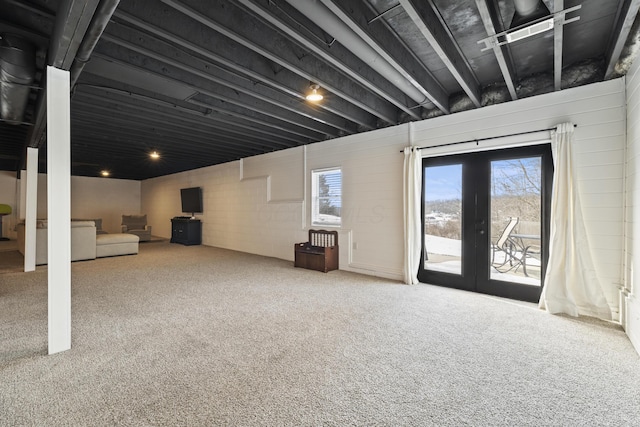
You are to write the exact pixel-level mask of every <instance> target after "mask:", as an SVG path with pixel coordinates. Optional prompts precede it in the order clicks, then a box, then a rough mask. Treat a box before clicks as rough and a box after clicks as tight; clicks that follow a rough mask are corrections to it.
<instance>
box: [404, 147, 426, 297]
mask: <svg viewBox="0 0 640 427" xmlns="http://www.w3.org/2000/svg"><path fill="white" fill-rule="evenodd" d="M421 192H422V156H421V154H420V149H419V148H418V147H406V148H405V149H404V183H403V194H404V281H405V283H406V284H407V285H415V284H416V283H418V266H419V263H420V246H421V245H422V231H421V229H422V222H421V221H420V197H421Z"/></svg>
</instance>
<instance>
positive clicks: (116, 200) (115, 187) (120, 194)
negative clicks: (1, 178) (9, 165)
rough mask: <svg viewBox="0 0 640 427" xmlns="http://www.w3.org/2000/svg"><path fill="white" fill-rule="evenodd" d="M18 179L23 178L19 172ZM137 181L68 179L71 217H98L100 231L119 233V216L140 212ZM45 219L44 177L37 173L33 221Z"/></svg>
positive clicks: (45, 185)
mask: <svg viewBox="0 0 640 427" xmlns="http://www.w3.org/2000/svg"><path fill="white" fill-rule="evenodd" d="M22 176H26V173H25V171H23V174H22ZM20 181H21V182H20V183H19V185H21V196H20V198H21V200H22V202H21V207H20V212H19V218H22V219H24V209H25V208H24V200H25V197H24V191H25V182H26V180H25V179H21V180H20ZM140 189H141V183H140V181H134V180H127V179H111V178H96V177H86V176H72V177H71V217H72V218H82V219H94V218H102V229H103V230H105V231H107V232H109V233H119V232H120V230H121V228H120V224H121V222H122V214H137V213H140ZM46 217H47V175H46V174H38V208H37V218H46Z"/></svg>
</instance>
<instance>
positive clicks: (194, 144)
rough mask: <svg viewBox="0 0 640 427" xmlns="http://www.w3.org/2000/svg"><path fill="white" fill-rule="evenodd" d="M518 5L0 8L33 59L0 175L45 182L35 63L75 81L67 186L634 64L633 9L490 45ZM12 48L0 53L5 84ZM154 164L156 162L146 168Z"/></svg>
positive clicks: (613, 5)
mask: <svg viewBox="0 0 640 427" xmlns="http://www.w3.org/2000/svg"><path fill="white" fill-rule="evenodd" d="M518 3H519V4H518ZM528 3H529V4H530V3H531V1H529V0H457V1H448V0H210V1H203V0H122V1H120V2H118V1H117V0H115V1H114V0H87V1H73V0H32V1H19V0H0V34H17V35H19V36H20V37H23V38H25V39H26V40H28V41H29V42H30V43H32V44H33V45H35V46H36V53H35V55H36V69H37V71H36V74H35V77H34V82H33V83H32V84H31V88H30V94H29V100H28V105H27V108H26V111H25V113H24V116H23V118H22V121H21V123H20V124H10V123H8V122H7V121H0V170H11V171H17V170H19V169H20V168H23V167H24V162H25V152H26V147H28V146H31V147H40V148H41V150H40V154H41V156H40V157H41V161H40V170H41V171H46V138H45V137H44V135H45V134H44V132H43V131H44V128H45V126H44V118H45V117H46V109H45V108H44V107H43V105H42V104H43V102H42V94H43V92H44V91H43V90H42V88H43V86H44V82H43V74H44V68H45V64H55V65H56V66H57V67H59V68H63V69H67V70H68V69H72V75H74V72H76V73H77V72H78V70H81V73H80V74H79V77H78V78H77V81H76V82H75V85H74V87H73V89H72V92H71V96H72V101H71V137H72V139H71V142H72V174H74V175H85V176H99V174H100V171H102V170H109V171H110V172H111V177H114V178H127V179H146V178H150V177H154V176H160V175H166V174H170V173H174V172H179V171H184V170H189V169H194V168H198V167H203V166H208V165H213V164H219V163H224V162H228V161H231V160H236V159H239V158H243V157H248V156H252V155H256V154H260V153H265V152H270V151H274V150H280V149H284V148H288V147H294V146H299V145H304V144H309V143H313V142H317V141H323V140H326V139H331V138H336V137H339V136H343V135H349V134H353V133H358V132H364V131H368V130H372V129H376V128H380V127H387V126H392V125H395V124H398V123H404V122H408V121H414V120H422V119H428V118H432V117H436V116H439V115H443V114H455V113H456V112H459V111H463V110H467V109H472V108H482V107H483V106H485V105H489V104H494V103H499V102H508V101H511V100H513V99H518V98H523V97H527V96H534V95H538V94H542V93H546V92H550V91H557V90H562V89H566V88H569V87H573V86H579V85H584V84H589V83H593V82H598V81H603V80H606V79H610V78H616V77H619V76H620V75H623V74H624V73H625V72H626V70H627V69H628V67H629V64H630V63H631V61H632V60H633V58H634V56H635V53H634V52H635V47H636V46H635V45H636V38H637V37H638V35H637V29H636V27H637V25H636V24H634V22H635V17H636V14H637V10H638V3H640V2H639V1H638V0H634V1H631V0H628V1H623V0H619V1H615V0H607V1H602V0H583V1H576V0H566V1H559V0H556V1H551V0H547V1H545V2H544V3H545V5H546V7H547V8H548V10H549V11H550V13H553V14H554V16H555V21H554V27H553V28H552V29H551V30H549V31H546V32H544V33H541V34H538V35H535V36H532V37H530V38H527V39H524V40H520V41H516V42H513V43H510V44H495V43H492V40H494V41H495V40H498V41H504V39H505V36H504V32H505V31H506V30H508V29H509V27H510V25H511V21H512V19H513V17H514V13H515V12H516V7H515V6H516V5H518V6H519V8H522V7H526V6H527V4H528ZM116 6H117V7H116ZM114 7H115V11H114ZM574 8H575V9H574ZM563 11H565V12H563ZM567 11H568V12H567ZM102 15H104V18H105V22H108V24H107V25H106V29H105V30H104V32H103V33H102V34H101V36H100V37H99V40H98V42H97V44H96V45H95V48H94V49H91V51H90V60H89V61H88V62H87V63H86V64H85V65H84V68H82V67H81V66H80V67H79V68H75V69H74V67H76V66H77V65H78V63H80V62H82V61H80V60H79V59H76V58H75V55H76V53H77V52H76V51H77V49H78V45H80V43H81V42H83V40H84V39H85V38H87V37H88V36H87V35H86V34H90V32H86V28H87V27H88V28H90V29H91V28H96V27H92V25H94V24H92V23H90V21H91V20H93V21H94V22H99V18H100V16H102ZM545 16H547V12H545ZM576 17H579V19H578V20H573V21H572V22H568V23H567V22H563V19H564V20H565V21H571V20H572V19H573V18H576ZM563 24H564V25H563ZM496 34H497V35H498V37H497V38H496V37H493V38H491V37H490V36H493V35H496ZM354 40H355V41H354ZM481 40H486V41H485V42H481ZM85 43H86V41H85ZM554 46H555V47H554ZM7 49H8V47H7V46H6V45H5V46H3V47H2V48H0V75H1V74H2V71H3V70H2V68H1V67H2V55H3V52H5V51H6V50H7ZM74 59H76V61H75V63H76V65H74ZM1 78H2V77H0V79H1ZM311 82H313V83H316V84H318V85H319V86H320V92H322V93H323V95H324V96H325V98H324V100H323V101H321V102H320V103H318V104H311V103H309V102H308V101H306V100H305V99H304V94H305V92H306V91H307V89H308V87H309V85H310V83H311ZM0 102H10V100H9V101H6V100H4V99H3V100H2V101H0ZM153 150H157V151H158V152H159V153H160V155H161V158H160V159H159V160H152V159H150V158H149V153H150V152H151V151H153Z"/></svg>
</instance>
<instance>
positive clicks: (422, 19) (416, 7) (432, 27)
mask: <svg viewBox="0 0 640 427" xmlns="http://www.w3.org/2000/svg"><path fill="white" fill-rule="evenodd" d="M399 1H400V4H401V5H402V7H403V8H404V10H405V11H406V13H407V14H408V15H409V17H411V19H412V20H413V22H414V23H415V25H416V26H417V27H418V30H419V31H420V33H422V35H423V36H424V37H425V38H426V39H427V41H428V42H429V44H430V45H431V47H432V48H433V49H434V50H435V51H436V52H437V54H438V56H440V59H441V60H442V62H444V63H445V65H446V66H447V68H448V69H449V71H450V72H451V74H452V75H453V76H454V77H455V79H456V80H457V82H458V83H459V84H460V87H462V90H463V91H464V92H465V93H466V94H467V96H469V98H470V99H471V101H472V102H473V104H474V105H475V106H476V107H480V106H481V101H480V90H479V84H478V80H477V79H476V77H475V75H474V74H473V71H472V70H471V67H470V66H469V64H468V63H467V60H466V59H465V58H464V56H463V55H462V54H461V53H460V48H459V47H458V45H457V43H456V41H455V40H454V39H453V37H452V36H451V34H450V32H449V30H448V29H447V27H446V26H444V25H443V24H442V22H441V20H440V17H439V16H438V13H437V12H436V10H434V5H433V0H426V1H424V0H399Z"/></svg>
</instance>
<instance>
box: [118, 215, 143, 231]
mask: <svg viewBox="0 0 640 427" xmlns="http://www.w3.org/2000/svg"><path fill="white" fill-rule="evenodd" d="M122 225H126V226H127V229H129V230H144V227H145V226H146V225H147V215H146V214H144V215H122Z"/></svg>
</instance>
